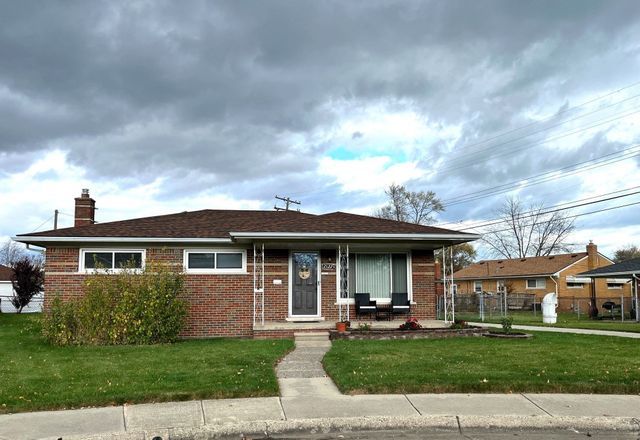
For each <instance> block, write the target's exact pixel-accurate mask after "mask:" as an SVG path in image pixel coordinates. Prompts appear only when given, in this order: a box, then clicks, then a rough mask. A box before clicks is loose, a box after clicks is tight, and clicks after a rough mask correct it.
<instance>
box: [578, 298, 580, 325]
mask: <svg viewBox="0 0 640 440" xmlns="http://www.w3.org/2000/svg"><path fill="white" fill-rule="evenodd" d="M578 321H580V299H578Z"/></svg>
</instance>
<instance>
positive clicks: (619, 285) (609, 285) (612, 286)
mask: <svg viewBox="0 0 640 440" xmlns="http://www.w3.org/2000/svg"><path fill="white" fill-rule="evenodd" d="M623 286H624V283H607V289H622V287H623Z"/></svg>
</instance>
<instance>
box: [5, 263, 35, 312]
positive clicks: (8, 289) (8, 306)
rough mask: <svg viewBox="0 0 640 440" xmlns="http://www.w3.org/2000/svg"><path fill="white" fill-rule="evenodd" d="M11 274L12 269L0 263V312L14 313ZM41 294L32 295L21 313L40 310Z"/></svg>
mask: <svg viewBox="0 0 640 440" xmlns="http://www.w3.org/2000/svg"><path fill="white" fill-rule="evenodd" d="M12 276H13V269H11V268H10V267H7V266H3V265H2V264H0V312H2V313H16V308H15V307H13V304H12V303H11V298H13V284H12V283H11V277H12ZM43 298H44V297H43V295H42V294H40V295H37V296H34V297H33V299H32V301H31V303H30V304H29V305H28V306H26V307H25V308H23V309H22V312H23V313H29V312H40V311H42V302H43Z"/></svg>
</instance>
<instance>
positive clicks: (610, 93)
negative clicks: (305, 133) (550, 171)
mask: <svg viewBox="0 0 640 440" xmlns="http://www.w3.org/2000/svg"><path fill="white" fill-rule="evenodd" d="M639 84H640V81H636V82H634V83H631V84H629V85H626V86H624V87H621V88H619V89H616V90H613V91H611V92H609V93H606V94H604V95H601V96H598V97H596V98H593V99H590V100H588V101H585V102H583V103H581V104H579V105H576V106H574V107H569V108H566V109H564V110H561V111H559V112H557V113H555V114H554V115H551V116H549V117H548V118H545V119H542V120H539V121H534V122H531V123H529V124H526V125H523V126H520V127H516V128H514V129H511V130H508V131H505V132H503V133H500V134H498V135H495V136H493V137H490V138H486V139H484V140H482V141H478V142H475V143H472V144H467V145H465V146H462V147H458V149H466V148H469V147H473V146H476V145H481V144H484V143H486V142H489V141H492V140H495V139H498V138H500V137H502V136H505V135H507V134H510V133H513V132H516V131H519V130H522V129H524V128H528V127H531V126H535V125H539V124H542V123H544V122H547V121H549V120H552V119H554V118H556V117H557V116H558V115H560V114H564V113H567V112H570V111H572V110H576V109H578V108H581V107H584V106H585V105H588V104H591V103H593V102H596V101H600V100H602V99H605V98H608V97H609V96H612V95H615V94H617V93H619V92H621V91H624V90H627V89H630V88H633V87H635V86H637V85H639ZM638 96H640V95H634V96H632V97H629V98H625V99H623V100H621V101H618V102H615V103H613V104H609V105H607V106H605V107H602V108H600V109H597V110H594V111H592V112H589V113H586V114H582V115H580V116H577V117H576V118H573V119H569V120H565V121H563V122H562V124H564V123H566V122H570V121H572V120H575V119H578V118H581V117H584V116H588V115H590V114H593V113H596V112H599V111H602V110H605V109H607V108H610V107H613V106H615V105H619V104H621V103H624V102H626V101H629V100H631V99H635V98H637V97H638ZM633 113H635V111H634V112H632V113H629V114H626V115H622V116H620V117H617V118H613V119H610V120H607V121H604V122H602V123H599V124H595V125H591V126H589V127H586V128H584V129H580V130H577V131H574V132H571V133H568V134H566V135H563V136H560V137H556V138H551V139H547V140H545V141H543V142H536V143H533V144H526V145H525V146H524V147H525V148H519V149H517V150H515V151H510V152H507V154H503V155H499V156H497V157H502V156H505V155H509V154H512V153H515V152H518V151H522V150H524V149H526V148H529V147H531V146H533V145H536V144H538V143H540V144H543V143H547V142H550V141H553V140H558V139H561V138H564V137H566V136H570V135H572V134H576V133H579V132H580V131H584V130H588V129H591V128H594V127H596V126H599V125H603V124H605V123H607V122H612V121H615V120H617V119H621V118H623V117H626V116H629V115H630V114H633ZM558 125H561V124H558ZM556 126H557V125H556ZM554 127H555V126H552V127H546V128H545V129H544V130H548V129H550V128H554ZM544 130H542V131H544ZM536 133H537V132H536ZM531 134H535V133H530V134H527V135H526V136H523V137H521V138H514V139H510V140H509V141H506V142H505V143H503V144H498V145H494V146H492V147H490V148H494V147H496V146H500V145H504V144H506V143H510V142H514V141H516V140H519V139H523V138H525V137H528V136H530V135H531ZM479 151H484V150H479ZM476 153H477V152H476ZM471 154H474V153H471ZM491 158H492V156H489V157H487V158H486V159H485V160H484V161H486V160H489V159H491ZM459 159H468V157H465V158H462V157H461V158H459ZM452 160H453V161H455V160H456V159H455V158H453V159H452ZM475 164H477V161H474V162H473V163H471V164H467V165H465V166H462V167H453V168H451V167H449V168H444V169H441V170H435V172H444V171H453V170H457V169H462V168H466V167H468V166H473V165H475ZM332 191H333V190H321V191H308V192H297V193H294V195H310V194H315V195H318V194H325V193H329V192H332Z"/></svg>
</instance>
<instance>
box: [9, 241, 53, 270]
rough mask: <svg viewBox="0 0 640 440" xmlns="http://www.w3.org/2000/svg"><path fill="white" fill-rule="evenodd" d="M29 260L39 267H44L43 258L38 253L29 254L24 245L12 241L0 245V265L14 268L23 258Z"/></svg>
mask: <svg viewBox="0 0 640 440" xmlns="http://www.w3.org/2000/svg"><path fill="white" fill-rule="evenodd" d="M25 257H26V258H29V259H30V260H31V261H33V262H34V263H35V264H37V265H42V262H43V256H42V254H40V253H38V252H29V251H28V250H27V249H26V248H25V247H24V246H23V245H21V244H20V243H17V242H15V241H13V240H11V239H7V240H6V241H5V242H3V243H2V244H0V264H3V265H5V266H9V267H13V266H14V265H15V264H16V263H17V262H18V261H20V260H22V259H23V258H25Z"/></svg>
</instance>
